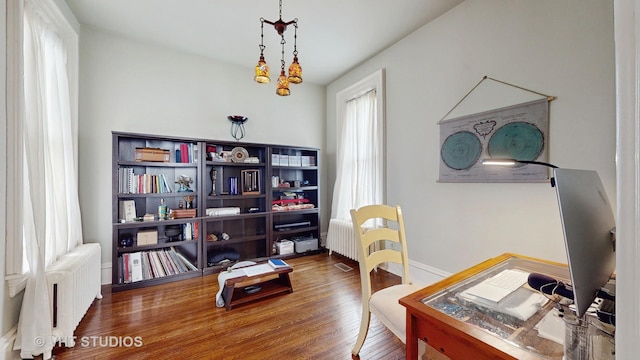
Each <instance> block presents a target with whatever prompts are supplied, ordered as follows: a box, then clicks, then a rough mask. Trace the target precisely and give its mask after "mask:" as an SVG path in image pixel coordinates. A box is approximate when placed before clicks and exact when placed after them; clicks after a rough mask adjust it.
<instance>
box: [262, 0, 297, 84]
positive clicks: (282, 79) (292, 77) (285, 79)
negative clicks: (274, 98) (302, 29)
mask: <svg viewBox="0 0 640 360" xmlns="http://www.w3.org/2000/svg"><path fill="white" fill-rule="evenodd" d="M264 23H267V24H269V25H273V27H274V28H275V29H276V31H277V32H278V35H280V44H281V45H282V59H281V60H280V75H279V76H278V82H277V87H276V94H278V95H280V96H287V95H289V94H290V93H291V91H290V90H289V83H291V84H300V83H301V82H302V67H301V66H300V63H299V62H298V49H297V39H298V19H297V18H296V19H293V20H291V21H288V22H284V21H282V0H280V18H279V19H278V21H275V22H274V21H269V20H266V19H265V18H260V24H261V26H260V45H259V47H260V60H258V64H257V65H256V70H255V73H256V76H255V78H254V80H255V81H256V82H258V83H261V84H266V83H268V82H269V81H270V78H269V66H268V65H267V62H266V61H265V60H264V49H265V46H264ZM292 24H293V26H294V27H295V30H294V35H293V62H292V63H291V65H290V66H289V76H287V75H286V74H285V61H284V45H285V44H286V43H287V42H286V40H285V39H284V32H285V31H286V30H287V26H289V25H292Z"/></svg>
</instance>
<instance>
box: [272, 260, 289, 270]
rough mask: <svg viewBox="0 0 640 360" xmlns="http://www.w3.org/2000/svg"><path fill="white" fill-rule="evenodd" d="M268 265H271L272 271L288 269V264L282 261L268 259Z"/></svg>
mask: <svg viewBox="0 0 640 360" xmlns="http://www.w3.org/2000/svg"><path fill="white" fill-rule="evenodd" d="M269 265H271V267H272V268H274V269H280V268H284V267H289V264H287V263H286V262H284V260H282V259H269Z"/></svg>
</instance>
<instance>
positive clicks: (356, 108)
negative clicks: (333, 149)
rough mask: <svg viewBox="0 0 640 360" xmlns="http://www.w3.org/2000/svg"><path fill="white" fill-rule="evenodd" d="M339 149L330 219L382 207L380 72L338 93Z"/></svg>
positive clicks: (381, 75) (382, 93)
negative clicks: (373, 207) (363, 208)
mask: <svg viewBox="0 0 640 360" xmlns="http://www.w3.org/2000/svg"><path fill="white" fill-rule="evenodd" d="M336 99H337V111H338V114H337V122H338V124H337V128H338V129H339V132H338V134H339V135H338V141H337V144H338V146H337V147H338V149H337V155H336V162H337V169H336V182H335V186H334V190H333V203H332V208H331V218H332V219H345V220H349V219H350V214H349V211H350V210H351V209H353V208H359V207H361V206H364V205H371V204H381V203H384V201H385V198H384V194H385V191H384V188H385V187H384V176H385V162H384V156H385V146H384V138H385V134H384V132H385V131H384V129H385V122H384V72H383V70H379V71H377V72H376V73H374V74H372V75H370V76H368V77H367V78H365V79H363V80H362V81H360V82H358V83H356V84H355V85H353V86H351V87H349V88H347V89H345V90H343V91H341V92H339V93H338V94H337V95H336Z"/></svg>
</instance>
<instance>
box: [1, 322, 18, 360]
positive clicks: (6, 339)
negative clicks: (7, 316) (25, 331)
mask: <svg viewBox="0 0 640 360" xmlns="http://www.w3.org/2000/svg"><path fill="white" fill-rule="evenodd" d="M17 333H18V325H16V326H14V327H12V328H11V330H9V331H8V332H7V333H6V334H4V335H2V337H1V338H0V359H7V360H19V359H20V351H14V350H13V343H15V341H16V334H17Z"/></svg>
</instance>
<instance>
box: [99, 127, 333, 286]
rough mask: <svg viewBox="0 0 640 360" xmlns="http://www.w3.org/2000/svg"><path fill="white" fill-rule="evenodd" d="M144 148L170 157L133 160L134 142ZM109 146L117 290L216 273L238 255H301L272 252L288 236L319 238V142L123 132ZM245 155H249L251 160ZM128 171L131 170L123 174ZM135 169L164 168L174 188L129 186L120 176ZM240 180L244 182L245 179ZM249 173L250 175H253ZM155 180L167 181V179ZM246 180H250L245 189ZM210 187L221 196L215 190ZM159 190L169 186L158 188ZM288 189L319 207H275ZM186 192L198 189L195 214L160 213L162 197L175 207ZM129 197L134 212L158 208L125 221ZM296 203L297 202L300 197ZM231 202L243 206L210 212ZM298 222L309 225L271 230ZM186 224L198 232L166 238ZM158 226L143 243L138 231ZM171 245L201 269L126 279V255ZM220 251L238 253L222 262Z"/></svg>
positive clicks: (150, 171) (263, 257)
mask: <svg viewBox="0 0 640 360" xmlns="http://www.w3.org/2000/svg"><path fill="white" fill-rule="evenodd" d="M181 146H182V147H181ZM185 146H186V148H187V149H188V150H189V152H190V157H189V158H190V162H180V161H176V156H177V154H176V150H181V151H180V154H182V153H183V151H182V150H183V149H185ZM145 147H149V148H160V149H167V150H169V154H170V155H169V159H168V160H169V161H166V162H165V161H146V160H143V161H136V160H135V159H134V157H135V154H134V152H135V151H136V148H145ZM112 148H113V155H112V209H113V210H112V224H113V226H112V229H113V235H112V239H113V240H112V241H113V248H112V264H113V265H112V267H113V270H112V284H113V286H112V289H113V290H114V291H120V290H127V289H135V288H141V287H145V286H150V285H156V284H161V283H165V282H171V281H177V280H181V279H185V278H188V277H192V276H197V275H198V274H199V275H203V274H211V273H215V272H219V271H221V270H223V269H226V268H227V267H229V266H231V265H233V264H235V263H236V262H238V261H244V260H249V261H256V262H258V261H264V260H266V259H268V258H270V257H279V258H292V257H297V256H302V255H306V254H308V253H304V254H298V253H296V252H295V251H294V252H293V253H291V254H277V253H276V252H275V251H274V249H275V248H276V247H275V244H274V243H275V242H276V241H280V240H284V239H285V238H286V237H296V236H311V237H315V238H317V239H318V243H319V239H320V208H321V207H320V205H321V204H320V199H321V196H320V173H319V171H320V168H319V166H317V164H319V161H320V152H319V149H316V148H308V147H297V146H287V145H278V144H261V143H242V142H235V141H225V140H215V139H200V138H185V137H173V136H162V135H153V134H139V133H125V132H113V133H112ZM209 150H214V151H209ZM211 152H213V153H215V156H223V157H224V156H226V158H225V160H224V161H213V160H211V156H210V153H211ZM238 154H239V155H238ZM244 155H247V156H246V158H244V159H241V160H240V161H233V160H234V158H233V156H236V157H238V156H239V157H244ZM274 155H275V157H274ZM281 155H282V156H284V157H285V158H287V157H289V158H293V160H296V161H298V163H295V164H292V165H291V166H289V165H281V164H280V162H279V157H280V156H281ZM302 158H305V161H313V165H312V166H302V164H301V163H300V161H301V159H302ZM247 159H250V160H249V161H246V160H247ZM256 159H257V160H256ZM274 159H275V160H278V163H275V162H274ZM154 160H155V159H154ZM235 160H237V159H235ZM242 160H245V161H242ZM253 161H256V162H253ZM121 169H123V170H121ZM129 169H132V170H129ZM212 170H215V173H216V178H215V182H214V181H213V180H212V177H211V175H212ZM127 171H129V173H127V174H125V175H122V174H121V172H127ZM132 174H133V175H136V176H139V175H143V174H148V175H156V176H158V175H161V176H162V177H163V178H164V179H165V181H166V182H165V183H164V184H165V185H166V186H168V187H169V189H168V190H167V189H164V187H166V186H164V185H162V184H159V183H156V187H155V188H154V190H155V191H157V192H147V193H142V192H136V191H133V190H132V189H131V187H132V186H134V185H130V184H129V183H128V182H127V181H126V180H124V181H123V179H122V178H121V177H122V176H125V177H131V176H132ZM245 174H250V176H251V177H249V178H248V177H247V176H246V175H245ZM180 175H187V176H189V177H190V178H191V180H192V183H191V184H190V189H191V190H193V192H178V191H177V190H178V184H176V183H175V182H176V181H177V180H178V177H179V176H180ZM256 175H257V176H256ZM231 178H236V179H237V180H236V188H237V194H231V193H232V190H233V189H232V185H231V183H232V181H231V180H230V179H231ZM243 179H244V180H245V181H246V182H247V184H245V183H244V182H243V181H242V180H243ZM247 179H252V180H253V182H252V181H249V180H247ZM272 179H278V185H279V184H280V182H287V183H289V185H290V186H289V187H277V186H273V185H276V184H275V183H274V182H273V181H272ZM157 181H158V182H162V180H157ZM274 181H275V180H274ZM125 183H126V184H125ZM243 186H247V187H245V188H243ZM121 187H124V189H123V188H121ZM213 188H215V192H216V195H210V193H211V192H212V190H213ZM135 190H139V189H135ZM162 190H167V191H170V192H160V191H162ZM243 191H244V192H245V194H243ZM129 192H132V193H129ZM247 193H249V194H247ZM283 193H287V194H288V196H291V194H293V196H294V197H296V198H299V199H300V201H298V202H299V203H302V202H303V201H304V202H306V203H307V204H312V205H314V207H313V208H311V209H298V210H289V211H274V210H273V208H272V205H273V203H274V201H275V202H277V201H278V200H280V199H281V197H283V196H284V195H283ZM185 196H193V208H194V209H195V211H196V216H195V217H193V218H179V219H167V220H158V219H157V216H158V206H159V205H160V202H161V201H164V203H165V204H166V205H167V208H168V209H178V207H179V204H180V203H183V204H185V203H186V201H187V200H186V199H185V198H184V197H185ZM125 200H132V201H133V202H134V203H135V211H136V217H142V216H143V215H145V214H154V215H155V220H154V221H128V222H121V221H120V214H119V209H120V202H121V201H125ZM293 202H294V203H296V201H293ZM227 207H233V208H239V209H240V212H239V213H238V214H225V215H217V216H207V215H206V213H207V209H208V208H227ZM249 210H251V212H249ZM300 221H305V222H309V224H310V225H309V226H306V227H300V228H296V229H291V230H287V231H276V230H275V229H274V225H275V224H282V223H287V222H291V223H296V222H300ZM188 223H190V224H192V225H191V227H192V228H193V229H192V230H193V232H194V233H193V235H192V236H193V237H194V238H196V239H191V240H186V239H180V240H177V241H176V240H174V241H169V239H168V237H167V236H165V233H166V232H167V231H170V230H173V231H176V229H177V228H180V227H183V226H186V225H185V224H188ZM153 229H155V230H157V243H154V244H149V245H140V246H138V245H137V236H138V232H140V231H143V230H152V231H153ZM222 233H227V234H229V235H230V236H231V238H230V239H229V240H218V241H207V238H208V235H209V234H214V235H216V236H217V237H218V238H219V239H220V238H221V236H222ZM123 237H124V238H127V237H128V238H132V239H133V242H134V243H133V244H132V245H131V246H127V247H123V246H121V239H122V238H123ZM171 248H173V249H175V251H176V252H178V253H180V254H182V255H183V256H184V257H185V258H187V260H188V261H189V262H191V263H192V264H194V265H195V266H196V267H197V270H195V271H189V272H186V273H180V274H175V275H167V276H163V277H156V278H149V279H143V280H140V281H136V282H129V283H121V281H122V279H123V276H122V272H123V271H124V269H121V268H120V267H121V265H120V262H122V259H121V257H122V255H123V254H126V253H129V254H130V253H136V252H147V251H153V250H167V249H171ZM221 251H224V254H223V255H225V254H227V253H229V254H231V255H233V256H231V255H229V256H231V257H233V259H232V260H230V261H224V260H223V261H222V262H219V263H213V262H212V261H209V260H210V259H217V258H218V257H220V256H221V254H220V252H221Z"/></svg>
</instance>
